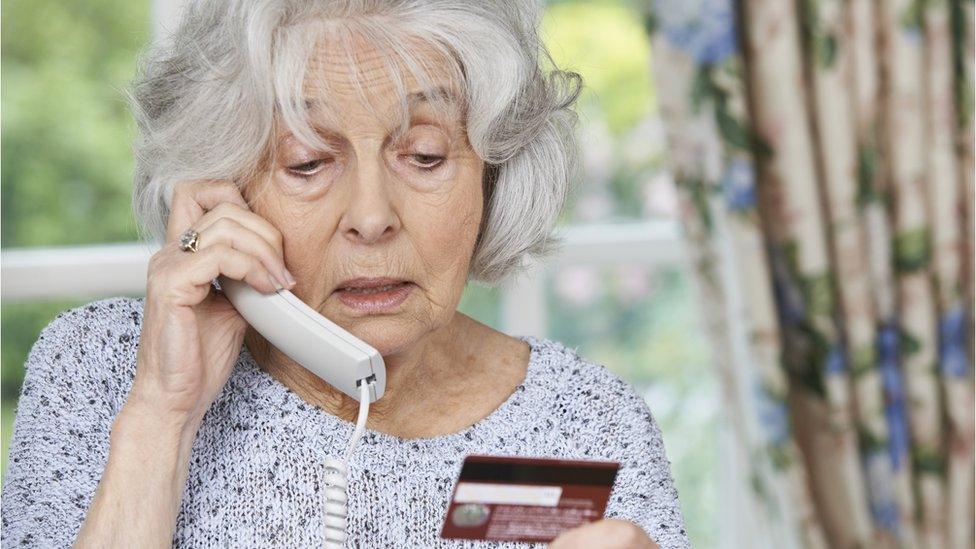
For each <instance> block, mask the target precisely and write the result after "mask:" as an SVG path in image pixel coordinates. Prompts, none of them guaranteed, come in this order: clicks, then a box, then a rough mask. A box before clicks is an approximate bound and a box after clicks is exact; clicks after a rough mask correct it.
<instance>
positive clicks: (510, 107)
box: [127, 0, 582, 285]
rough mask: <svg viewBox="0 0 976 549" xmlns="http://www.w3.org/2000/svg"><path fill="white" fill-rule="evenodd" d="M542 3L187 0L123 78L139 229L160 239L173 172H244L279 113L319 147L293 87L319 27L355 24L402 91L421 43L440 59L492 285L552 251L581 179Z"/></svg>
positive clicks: (250, 173) (339, 40)
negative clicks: (479, 206)
mask: <svg viewBox="0 0 976 549" xmlns="http://www.w3.org/2000/svg"><path fill="white" fill-rule="evenodd" d="M539 11H540V10H539V6H538V4H537V3H536V2H535V1H534V0H527V1H513V0H508V1H505V0H496V1H488V0H385V1H384V0H318V1H315V0H276V1H269V0H200V1H193V2H190V3H188V4H187V5H186V6H185V7H184V12H183V14H182V17H181V19H180V22H179V24H178V26H177V28H176V29H175V30H174V31H173V32H172V33H171V34H170V36H168V38H167V40H165V41H161V42H159V43H157V44H155V45H153V46H151V47H150V48H149V49H148V50H147V51H146V52H145V53H144V54H143V56H142V57H141V59H140V72H139V74H138V76H137V77H136V79H135V81H134V82H133V84H132V86H131V88H130V89H129V90H127V96H128V99H129V103H130V105H131V108H132V110H133V115H134V116H135V118H136V121H137V123H138V128H139V135H138V137H137V139H136V141H135V143H134V153H135V161H136V167H135V174H134V189H133V196H132V203H133V213H134V215H135V219H136V220H137V222H138V225H139V230H140V234H141V235H142V237H143V238H144V239H146V240H150V241H155V242H157V243H162V242H163V241H164V240H165V235H166V222H167V219H168V217H169V207H168V205H167V193H168V192H171V190H170V189H171V188H172V185H173V184H174V183H175V182H177V181H181V180H197V179H227V180H231V181H234V182H235V183H237V184H238V185H244V184H245V183H244V182H246V181H250V180H251V179H252V178H254V177H255V176H256V175H257V174H258V173H259V172H260V169H261V166H262V165H263V162H264V161H266V159H267V158H268V155H273V154H274V143H275V141H276V140H275V139H274V137H275V127H276V124H281V123H283V124H285V125H286V126H287V128H288V129H289V130H290V131H291V132H292V133H293V134H294V135H295V136H296V138H298V139H300V140H301V141H303V142H305V144H307V145H308V146H313V147H326V146H327V145H326V144H324V143H322V140H321V139H320V138H319V137H318V136H317V135H316V132H315V131H314V130H313V129H312V126H311V125H310V122H309V120H308V112H307V110H306V109H305V108H304V101H303V100H302V88H303V83H304V82H305V79H306V71H307V68H308V64H309V63H308V61H309V56H310V53H311V51H312V47H313V46H314V44H316V43H317V39H319V38H328V39H329V40H330V47H332V46H331V44H333V43H334V44H335V46H334V47H343V44H346V47H349V46H348V43H349V42H350V40H349V39H350V38H351V37H353V36H357V37H361V38H366V39H368V40H369V41H370V42H371V43H373V44H376V45H377V46H379V47H381V48H384V51H389V52H390V56H389V59H392V60H394V61H392V62H390V63H389V65H390V67H389V69H390V76H391V78H392V79H393V81H394V82H397V83H398V84H397V85H398V88H399V89H400V90H401V91H402V89H403V74H402V69H403V68H404V67H405V68H406V70H408V71H409V72H410V73H411V74H412V75H413V76H414V77H415V78H416V79H417V80H418V81H422V82H427V81H430V80H431V73H430V71H429V66H428V65H427V64H425V62H424V61H423V60H422V59H420V58H419V57H418V51H419V48H417V46H418V45H420V46H422V47H425V48H426V49H428V50H431V51H434V52H436V53H437V54H438V55H440V56H442V58H443V59H446V60H450V61H451V63H450V64H449V65H450V66H452V67H453V69H451V71H452V73H451V75H450V76H451V78H452V82H453V83H456V84H457V85H458V87H459V89H460V90H461V91H462V92H463V96H464V97H463V98H462V101H463V102H464V118H465V120H464V122H465V128H466V131H467V136H468V140H469V142H470V143H471V146H472V148H473V150H474V151H475V152H476V153H477V154H478V156H479V157H480V158H481V159H482V160H484V162H485V170H484V182H483V185H484V190H485V193H484V197H485V207H484V217H483V218H482V222H481V229H480V233H479V235H478V238H477V241H476V244H475V248H474V252H473V256H472V258H471V263H470V265H471V267H470V272H469V279H474V280H477V281H480V282H482V283H485V284H489V285H494V284H497V283H499V282H501V281H502V280H504V279H506V278H507V277H509V276H510V275H511V274H513V273H514V272H515V271H517V270H518V269H520V268H521V267H523V266H524V261H523V260H524V258H525V256H526V255H527V254H528V255H532V256H535V257H536V258H542V257H545V256H548V255H549V254H550V253H551V252H553V251H554V250H555V249H557V248H558V247H559V245H560V244H561V242H560V239H559V238H558V237H557V236H555V235H553V233H552V229H553V228H554V226H555V224H556V222H557V221H558V218H559V216H560V214H561V213H562V210H563V208H564V206H565V204H566V201H567V199H568V198H569V196H570V194H571V193H572V192H573V189H574V187H575V185H576V183H577V181H578V169H579V166H578V162H577V156H578V154H577V152H578V151H577V149H576V148H577V143H576V138H575V135H574V130H575V126H576V122H577V117H576V114H575V113H574V112H573V110H572V106H573V104H574V103H575V101H576V99H577V98H578V96H579V94H580V89H581V87H582V82H581V79H580V76H579V75H578V74H576V73H574V72H568V71H562V70H559V69H558V68H556V67H555V64H554V63H553V61H552V59H551V57H550V56H549V53H548V52H547V50H546V49H545V46H544V45H543V44H542V43H541V42H540V40H539V36H538V26H539V16H540V13H539ZM353 57H354V56H351V55H350V56H349V59H350V64H351V65H350V68H351V69H353V71H352V72H355V70H354V68H355V67H354V65H355V61H354V60H353ZM401 95H403V94H401Z"/></svg>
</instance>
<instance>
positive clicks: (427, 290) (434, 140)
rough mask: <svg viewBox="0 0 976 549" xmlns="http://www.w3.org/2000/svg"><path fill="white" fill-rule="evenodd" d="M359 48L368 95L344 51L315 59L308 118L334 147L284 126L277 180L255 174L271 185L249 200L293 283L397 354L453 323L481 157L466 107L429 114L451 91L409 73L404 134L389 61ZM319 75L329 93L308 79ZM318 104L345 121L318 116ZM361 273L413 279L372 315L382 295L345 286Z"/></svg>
mask: <svg viewBox="0 0 976 549" xmlns="http://www.w3.org/2000/svg"><path fill="white" fill-rule="evenodd" d="M357 48H358V49H357V50H356V52H355V53H356V59H357V65H356V67H357V68H358V70H359V73H360V75H359V84H358V86H360V87H361V89H362V91H361V92H360V91H359V90H358V89H357V83H356V81H355V80H354V77H353V76H352V75H350V74H349V70H348V62H347V59H348V58H347V57H345V54H344V53H330V51H332V50H322V49H320V50H318V52H320V53H316V55H314V56H313V58H312V59H311V60H310V64H309V74H310V77H309V78H308V79H307V80H306V85H305V99H306V101H307V102H308V104H309V105H310V107H309V108H310V113H311V115H310V118H311V121H312V124H313V126H314V127H316V129H317V131H318V132H319V134H320V135H321V136H322V137H323V138H324V139H325V140H326V141H327V142H328V143H330V144H331V147H332V148H333V149H334V151H330V152H324V151H317V150H313V149H311V148H308V147H306V146H304V145H302V144H301V143H300V142H299V140H297V139H296V138H295V137H294V136H291V135H290V134H289V133H288V132H287V130H281V131H280V132H279V134H278V142H277V153H276V158H274V159H272V160H271V162H270V165H269V167H268V169H269V170H270V174H268V173H267V172H265V174H262V175H263V176H262V177H259V178H257V181H259V182H260V183H257V184H258V185H262V186H263V185H265V184H267V185H268V188H263V189H260V192H258V188H257V187H253V186H252V187H249V188H248V189H246V191H245V197H247V198H248V199H249V202H250V203H251V204H252V208H253V209H254V211H256V212H257V213H258V214H260V215H262V216H264V217H265V218H267V219H268V220H269V221H270V222H271V223H273V224H274V225H275V226H277V227H278V229H279V230H280V231H281V233H282V235H283V238H284V254H285V262H286V264H287V266H288V269H289V270H290V271H291V272H292V273H293V274H294V275H295V278H296V280H297V284H296V285H295V287H294V288H293V289H292V291H293V292H294V293H295V294H296V295H297V296H298V297H299V298H300V299H302V301H304V302H305V303H307V304H308V305H309V306H311V307H312V308H313V309H316V310H318V311H319V312H320V313H322V314H323V315H325V316H326V317H328V318H329V319H331V320H332V321H333V322H335V323H337V324H339V325H341V326H342V327H344V328H345V329H347V330H349V331H350V332H351V333H352V334H354V335H355V336H357V337H359V338H360V339H363V340H365V341H366V342H368V343H369V344H370V345H372V346H373V347H375V348H376V349H377V350H379V351H380V353H381V354H383V355H391V354H396V353H397V352H399V351H401V350H404V349H408V348H410V347H412V346H413V345H414V344H416V343H417V342H419V341H421V340H422V339H423V338H424V337H425V336H426V335H427V334H430V333H431V332H432V331H434V330H437V329H439V328H442V327H445V326H446V325H448V324H449V323H450V322H451V319H452V318H453V316H454V312H455V309H456V307H457V304H458V302H459V300H460V298H461V293H462V291H463V289H464V286H465V283H466V281H467V276H468V267H469V263H470V260H471V255H472V252H473V249H474V244H475V239H476V237H477V234H478V229H479V226H480V222H481V216H482V208H483V202H482V199H483V197H482V186H481V182H482V171H483V162H482V160H481V159H480V158H479V157H478V156H477V155H476V154H475V153H474V151H473V150H471V148H470V145H469V143H468V140H467V136H466V131H465V128H464V125H463V119H462V112H461V106H460V105H455V106H454V108H447V109H445V108H440V109H437V108H434V102H435V101H439V103H438V104H439V105H440V106H441V107H444V106H445V105H449V104H450V100H448V99H444V97H445V96H449V95H450V93H447V94H445V93H440V94H434V95H433V96H428V95H425V94H422V93H421V92H424V91H427V92H428V94H430V93H432V92H430V91H429V90H425V89H421V87H420V86H419V84H418V83H417V82H416V81H415V80H414V79H413V78H411V77H409V76H407V74H408V73H404V82H405V85H406V93H407V95H408V97H409V98H410V100H409V105H410V107H409V127H407V128H405V130H406V131H405V132H402V131H399V130H400V121H401V117H400V116H399V115H398V112H400V111H398V109H399V107H400V105H401V100H402V98H401V97H399V94H398V92H397V88H396V86H395V84H394V82H393V79H392V78H391V77H390V74H389V72H388V70H389V69H388V65H387V63H388V61H389V57H388V54H387V53H386V52H383V51H379V50H377V49H375V48H372V47H370V46H368V45H361V46H357ZM429 62H434V61H429ZM319 78H324V79H325V80H326V81H327V82H328V85H327V90H328V94H327V95H326V93H325V90H323V89H322V87H321V86H316V85H315V84H313V82H316V81H317V79H319ZM439 83H440V84H441V85H442V86H444V88H445V90H451V89H452V88H451V87H450V84H449V83H448V82H447V81H446V80H444V81H442V82H439ZM434 84H435V85H436V84H438V82H437V81H436V80H435V81H434ZM435 87H436V86H435ZM414 94H416V95H414ZM364 98H365V99H364ZM438 98H440V99H438ZM364 100H365V101H369V103H368V104H367V103H365V102H364ZM445 101H447V103H445ZM322 102H327V103H328V104H329V111H331V112H335V113H338V115H337V116H333V117H329V116H326V115H325V114H324V112H323V111H322V110H320V109H316V107H315V106H316V104H321V103H322ZM281 126H282V127H283V126H284V125H283V124H282V125H281ZM266 175H269V176H270V178H267V177H264V176H266ZM265 180H267V183H265ZM252 197H255V199H252ZM360 277H366V278H374V277H390V278H393V279H400V280H405V281H408V282H409V284H407V285H406V289H407V290H408V291H407V292H406V298H405V299H403V300H402V301H401V302H399V304H396V305H394V306H392V307H390V306H387V307H385V308H381V309H376V308H375V307H376V306H375V304H371V301H375V299H371V298H365V297H363V296H362V295H355V294H354V293H353V292H350V291H347V290H343V289H342V288H343V287H344V284H345V283H346V282H347V281H349V280H351V279H356V278H360ZM394 294H397V295H399V296H400V297H402V294H399V292H394Z"/></svg>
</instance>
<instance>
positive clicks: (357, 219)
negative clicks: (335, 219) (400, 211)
mask: <svg viewBox="0 0 976 549" xmlns="http://www.w3.org/2000/svg"><path fill="white" fill-rule="evenodd" d="M356 164H357V165H356V166H355V167H354V169H353V173H351V174H349V179H348V180H347V181H346V184H347V185H348V191H347V196H348V197H349V200H348V203H347V204H346V209H345V212H344V213H343V216H342V219H341V221H340V224H339V229H340V230H341V231H342V234H343V235H344V236H345V237H346V238H348V239H350V240H351V241H352V242H353V243H356V244H374V243H377V242H380V241H383V240H385V239H388V238H390V237H391V236H392V235H393V234H395V233H396V232H397V231H398V230H399V228H400V218H399V216H398V215H397V212H396V209H395V208H394V205H393V203H392V202H391V198H392V197H391V193H390V189H389V185H387V178H388V177H389V174H387V173H386V171H385V170H384V168H383V166H382V165H381V164H379V163H378V162H357V163H356Z"/></svg>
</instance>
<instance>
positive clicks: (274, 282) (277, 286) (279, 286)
mask: <svg viewBox="0 0 976 549" xmlns="http://www.w3.org/2000/svg"><path fill="white" fill-rule="evenodd" d="M268 280H270V281H271V285H272V286H274V287H275V289H276V290H284V289H285V287H284V286H282V284H281V282H280V281H278V278H277V277H274V276H271V275H268Z"/></svg>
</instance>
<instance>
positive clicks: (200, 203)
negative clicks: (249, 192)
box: [166, 179, 250, 242]
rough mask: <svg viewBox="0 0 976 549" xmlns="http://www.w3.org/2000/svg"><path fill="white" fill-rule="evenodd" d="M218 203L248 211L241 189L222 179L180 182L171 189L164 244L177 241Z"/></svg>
mask: <svg viewBox="0 0 976 549" xmlns="http://www.w3.org/2000/svg"><path fill="white" fill-rule="evenodd" d="M221 202H230V203H232V204H237V205H239V206H240V207H242V208H244V209H247V210H249V209H250V207H249V206H248V205H247V202H246V201H245V200H244V197H243V196H241V191H240V189H238V188H237V185H235V184H234V183H233V182H231V181H227V180H223V179H195V180H186V181H179V182H177V183H175V184H174V187H173V201H172V205H171V206H170V214H169V220H168V222H167V224H166V241H167V242H172V241H175V240H178V239H179V237H180V235H181V234H183V232H184V231H186V230H187V229H188V228H190V227H192V226H193V224H194V223H195V222H196V221H197V220H198V219H200V218H201V217H203V215H204V214H205V213H206V212H208V211H210V210H212V209H214V208H215V207H216V206H217V205H218V204H220V203H221Z"/></svg>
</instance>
